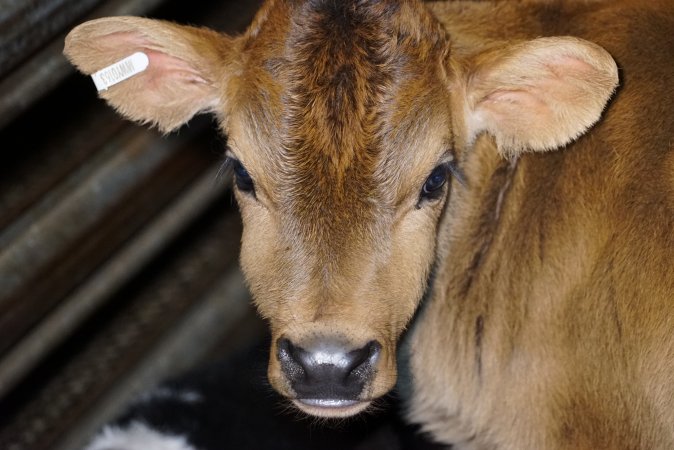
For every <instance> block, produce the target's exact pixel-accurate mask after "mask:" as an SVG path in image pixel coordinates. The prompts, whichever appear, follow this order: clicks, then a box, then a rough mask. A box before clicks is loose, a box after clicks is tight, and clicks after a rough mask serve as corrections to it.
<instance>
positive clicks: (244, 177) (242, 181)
mask: <svg viewBox="0 0 674 450" xmlns="http://www.w3.org/2000/svg"><path fill="white" fill-rule="evenodd" d="M231 164H232V169H233V170H234V183H235V184H236V187H237V189H239V190H240V191H241V192H249V193H251V194H253V195H255V184H253V179H252V178H251V177H250V174H249V173H248V171H247V170H246V168H245V167H243V164H241V163H240V162H239V161H238V160H236V159H232V160H231Z"/></svg>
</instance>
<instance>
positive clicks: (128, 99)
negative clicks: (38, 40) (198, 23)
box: [64, 17, 237, 132]
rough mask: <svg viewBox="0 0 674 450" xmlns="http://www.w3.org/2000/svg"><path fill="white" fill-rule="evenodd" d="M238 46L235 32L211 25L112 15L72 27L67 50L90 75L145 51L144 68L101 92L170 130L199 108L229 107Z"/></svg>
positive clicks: (133, 115) (125, 110)
mask: <svg viewBox="0 0 674 450" xmlns="http://www.w3.org/2000/svg"><path fill="white" fill-rule="evenodd" d="M235 47H236V46H235V45H234V40H233V39H232V38H229V37H227V36H225V35H221V34H219V33H216V32H214V31H211V30H207V29H200V28H193V27H187V26H180V25H176V24H172V23H169V22H163V21H159V20H152V19H143V18H139V17H108V18H104V19H98V20H92V21H90V22H86V23H84V24H82V25H79V26H78V27H76V28H75V29H73V30H72V31H71V32H70V33H69V34H68V36H67V37H66V41H65V49H64V54H65V55H66V57H67V58H68V59H69V60H70V61H71V62H72V63H73V64H74V65H75V66H76V67H77V68H78V69H79V70H80V71H81V72H83V73H85V74H87V75H91V74H93V73H95V72H97V71H100V70H102V69H105V68H107V67H110V66H111V65H113V64H115V63H117V62H119V61H121V60H123V59H125V58H127V57H129V56H131V55H133V54H136V53H137V52H141V53H143V54H145V55H146V56H147V59H146V58H145V57H144V56H142V55H140V58H141V59H140V61H141V65H142V66H145V63H147V67H146V68H145V69H144V70H142V71H140V72H139V73H137V74H136V75H133V76H131V77H130V78H127V79H125V80H124V81H119V82H118V83H116V84H114V85H111V86H109V87H107V89H105V86H103V88H101V87H99V89H102V90H99V95H100V96H101V97H102V98H104V99H105V100H106V101H107V102H108V103H110V104H111V105H112V106H113V107H114V108H115V109H116V110H117V111H118V112H119V113H120V114H122V115H124V116H126V117H128V118H130V119H132V120H135V121H139V122H143V123H150V124H153V125H156V126H157V127H158V128H159V129H160V130H161V131H162V132H169V131H171V130H174V129H175V128H177V127H179V126H180V125H182V124H184V123H185V122H187V121H188V120H189V119H190V118H192V116H194V115H195V114H197V113H199V112H217V113H223V112H224V109H225V105H224V104H223V103H222V102H223V100H222V99H224V98H225V96H224V95H223V94H224V90H225V89H226V86H225V84H226V83H227V81H228V73H231V72H232V71H233V70H232V67H231V66H232V64H233V63H234V62H235V60H236V59H237V58H236V56H237V55H236V51H235ZM137 56H138V55H137ZM140 69H142V67H140ZM226 69H228V70H226ZM118 74H119V71H118Z"/></svg>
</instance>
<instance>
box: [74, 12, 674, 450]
mask: <svg viewBox="0 0 674 450" xmlns="http://www.w3.org/2000/svg"><path fill="white" fill-rule="evenodd" d="M632 3H634V5H633V4H632ZM667 3H668V2H666V1H662V2H658V1H651V2H649V3H648V4H642V3H641V2H638V6H637V2H629V1H625V2H621V1H618V2H601V1H577V2H575V1H569V2H567V3H565V2H543V1H533V0H531V1H521V2H505V1H501V2H481V1H476V2H447V3H441V2H438V3H430V4H424V3H421V2H419V1H414V0H408V1H394V0H360V1H355V0H354V1H334V0H304V1H301V0H296V1H291V0H286V1H282V0H269V1H267V2H266V3H265V4H264V5H263V7H262V9H261V10H260V11H259V13H258V14H257V16H256V18H255V20H254V21H253V23H252V24H251V25H250V27H249V28H248V30H247V32H246V33H245V34H243V35H241V36H237V37H230V36H224V35H221V34H218V33H216V32H214V31H210V30H206V29H198V28H192V27H185V26H179V25H175V24H172V23H167V22H161V21H155V20H148V19H141V18H133V17H114V18H105V19H100V20H95V21H92V22H87V23H85V24H83V25H80V26H79V27H77V28H76V29H75V30H73V31H72V32H71V33H70V35H69V36H68V38H67V41H66V49H65V53H66V55H67V56H68V58H69V59H70V60H71V61H72V62H73V63H74V64H75V65H76V66H77V67H78V68H79V69H80V70H81V71H82V72H84V73H87V74H96V75H95V79H97V81H98V83H97V85H98V86H99V89H100V95H101V97H103V98H104V99H106V100H107V101H108V102H109V103H110V104H111V105H112V106H113V107H115V108H116V109H117V110H118V111H119V112H120V113H121V114H122V115H124V116H126V117H128V118H131V119H133V120H136V121H139V122H145V123H149V124H152V125H154V126H156V127H158V128H159V129H160V130H161V131H163V132H169V131H171V130H173V129H175V128H177V127H179V126H180V125H181V124H183V123H185V122H186V121H188V120H189V119H190V118H191V117H192V116H193V115H195V114H197V113H199V112H211V113H214V114H215V115H216V116H217V118H218V120H219V123H220V126H221V129H222V131H223V133H225V134H226V135H227V136H228V144H229V147H228V149H227V156H228V159H229V164H231V166H232V167H233V171H234V176H235V188H236V189H235V193H236V197H237V200H238V203H239V205H240V209H241V213H242V217H243V222H244V234H243V237H242V252H241V264H242V268H243V271H244V273H245V275H246V279H247V281H248V284H249V287H250V289H251V291H252V294H253V297H254V299H255V304H256V306H257V308H258V310H259V312H260V313H261V314H262V316H264V317H265V318H267V319H268V320H269V323H270V326H271V332H272V336H273V340H272V346H271V352H270V359H269V367H268V377H269V380H270V382H271V384H272V386H273V387H274V388H275V389H276V390H277V391H278V392H280V393H281V394H283V395H284V396H286V397H287V398H289V399H290V400H291V401H292V403H293V404H294V405H295V406H297V407H298V408H299V409H301V410H302V411H305V412H306V413H309V414H312V415H316V416H322V417H345V416H350V415H354V414H356V413H358V412H360V411H363V410H365V409H366V408H368V406H369V405H371V404H372V402H373V401H374V400H375V399H377V398H378V397H380V396H382V395H383V394H385V393H386V392H388V391H389V390H390V389H391V388H392V387H393V386H394V384H395V383H396V349H397V347H398V343H399V341H400V337H401V335H402V333H403V332H404V331H405V330H406V328H407V327H408V325H409V324H410V321H411V319H412V316H413V315H414V314H415V311H416V310H417V307H418V305H419V304H420V302H421V300H422V298H426V303H425V305H424V307H423V308H421V310H420V311H418V313H419V317H418V318H417V319H416V320H415V326H414V327H413V330H412V333H410V336H409V340H408V345H406V346H405V350H406V354H407V355H408V358H405V361H406V362H408V364H405V366H406V367H408V368H409V370H410V373H411V378H410V383H409V386H406V387H405V389H404V390H405V391H406V392H407V393H408V394H409V417H410V419H411V420H412V421H417V422H420V423H422V425H423V426H424V428H425V429H426V430H427V431H429V432H431V433H432V434H433V436H434V437H435V438H436V439H438V440H440V441H443V442H447V443H453V444H455V445H457V447H458V448H467V449H472V448H474V449H480V448H498V449H517V450H522V449H561V448H579V449H580V448H583V449H595V448H663V449H664V448H673V447H674V427H673V426H672V424H674V383H672V381H671V369H672V368H673V366H674V335H673V334H672V331H673V330H674V315H673V314H672V303H671V301H672V298H673V297H674V276H673V274H674V272H673V269H672V267H671V262H672V261H673V260H674V258H673V257H674V242H673V240H674V239H673V238H672V234H671V229H672V225H674V223H673V222H674V214H673V209H674V192H673V190H674V156H672V155H673V154H672V152H671V150H672V141H673V140H674V139H673V138H674V119H673V118H672V114H671V113H670V109H671V107H672V106H674V104H673V103H674V101H672V96H671V95H670V92H669V90H670V87H671V86H672V85H674V84H673V83H674V79H672V78H673V75H672V68H673V67H674V64H673V63H672V62H671V55H673V54H674V43H673V42H672V37H671V36H672V32H673V31H674V14H673V11H674V8H672V7H671V6H669V5H668V4H667ZM550 36H561V37H550ZM585 39H588V40H585ZM590 41H594V42H596V43H598V44H601V45H602V46H603V47H605V48H607V49H608V50H609V51H610V52H611V53H612V54H613V55H614V56H615V57H616V58H617V59H618V61H619V62H620V65H621V68H622V86H621V89H620V91H619V93H618V96H617V98H616V99H615V100H614V101H613V102H612V103H611V105H610V107H609V108H608V110H607V111H606V112H605V113H604V114H605V115H604V117H603V119H602V120H601V123H600V124H599V125H598V126H596V127H594V128H592V129H591V131H590V132H589V134H587V135H585V136H583V134H584V133H586V132H587V131H588V129H590V127H592V126H593V124H595V123H596V122H597V121H598V120H599V119H600V118H601V116H602V111H603V110H604V108H605V106H606V104H607V102H608V101H609V99H610V98H611V96H612V95H613V94H614V91H615V89H616V87H617V85H618V70H617V67H616V64H615V62H614V60H613V58H612V57H611V56H610V55H609V53H608V52H607V51H606V50H604V48H602V47H600V46H599V45H597V44H595V43H591V42H590ZM129 55H136V56H134V58H135V62H131V63H129V62H125V63H123V64H121V65H117V66H115V65H114V64H115V63H117V62H118V61H122V60H124V58H126V57H128V56H129ZM106 68H107V69H106ZM132 74H133V75H132ZM130 75H132V76H130ZM129 76H130V77H129ZM101 80H103V81H101ZM553 150H556V151H554V152H553ZM407 360H409V361H407Z"/></svg>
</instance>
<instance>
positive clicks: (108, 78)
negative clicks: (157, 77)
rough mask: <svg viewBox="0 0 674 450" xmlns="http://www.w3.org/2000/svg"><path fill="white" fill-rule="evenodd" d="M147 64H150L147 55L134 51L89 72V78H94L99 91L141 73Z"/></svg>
mask: <svg viewBox="0 0 674 450" xmlns="http://www.w3.org/2000/svg"><path fill="white" fill-rule="evenodd" d="M148 64H150V59H149V58H148V57H147V55H146V54H145V53H143V52H136V53H134V54H133V55H131V56H128V57H126V58H124V59H123V60H121V61H117V62H116V63H114V64H113V65H111V66H108V67H106V68H104V69H101V70H99V71H98V72H96V73H93V74H91V78H92V79H93V80H94V84H95V85H96V89H98V91H99V92H100V91H105V90H107V89H108V88H109V87H110V86H114V85H115V84H117V83H119V82H120V81H124V80H126V79H127V78H131V77H132V76H134V75H136V74H139V73H141V72H142V71H144V70H145V69H147V66H148Z"/></svg>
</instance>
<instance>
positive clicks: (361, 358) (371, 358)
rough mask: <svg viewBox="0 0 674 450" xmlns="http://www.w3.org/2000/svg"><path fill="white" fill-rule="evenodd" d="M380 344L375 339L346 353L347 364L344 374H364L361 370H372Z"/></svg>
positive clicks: (377, 356)
mask: <svg viewBox="0 0 674 450" xmlns="http://www.w3.org/2000/svg"><path fill="white" fill-rule="evenodd" d="M380 350H381V345H380V344H379V343H378V342H376V341H370V342H368V343H367V344H366V345H365V346H364V347H362V348H359V349H357V350H353V351H351V352H349V353H347V360H348V361H349V364H348V366H347V367H346V368H345V369H346V370H345V376H350V375H357V376H362V375H365V374H364V373H361V372H363V371H369V370H372V368H373V367H374V365H375V363H376V362H377V359H378V358H379V351H380Z"/></svg>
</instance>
